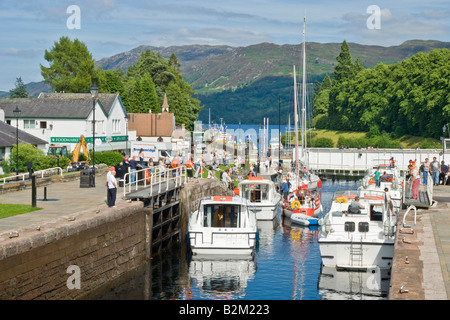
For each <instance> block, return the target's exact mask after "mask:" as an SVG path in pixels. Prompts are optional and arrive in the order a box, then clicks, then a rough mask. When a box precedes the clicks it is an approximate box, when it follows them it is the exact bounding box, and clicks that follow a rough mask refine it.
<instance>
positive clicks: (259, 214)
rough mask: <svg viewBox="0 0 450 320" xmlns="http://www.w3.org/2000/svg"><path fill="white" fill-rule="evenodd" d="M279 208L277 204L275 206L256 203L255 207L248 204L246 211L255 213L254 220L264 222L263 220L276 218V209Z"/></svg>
mask: <svg viewBox="0 0 450 320" xmlns="http://www.w3.org/2000/svg"><path fill="white" fill-rule="evenodd" d="M280 206H281V204H280V203H279V202H278V203H276V204H273V203H270V204H264V203H258V204H255V205H253V204H250V205H249V206H248V209H249V210H250V211H252V212H254V213H255V215H256V220H259V221H264V220H273V219H274V218H275V217H276V216H277V214H278V209H279V208H280Z"/></svg>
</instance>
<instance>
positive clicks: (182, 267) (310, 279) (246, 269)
mask: <svg viewBox="0 0 450 320" xmlns="http://www.w3.org/2000/svg"><path fill="white" fill-rule="evenodd" d="M356 188H357V182H355V181H343V180H340V181H338V180H336V181H331V180H328V181H324V183H323V187H322V205H323V207H324V212H327V211H328V210H329V207H330V205H331V199H332V196H333V193H334V192H335V191H338V190H354V189H356ZM258 229H259V244H258V247H257V249H256V253H255V256H254V258H253V259H240V260H193V259H191V257H190V256H189V254H187V253H186V251H185V250H184V249H183V247H182V246H178V245H177V246H175V247H173V248H172V249H170V250H166V251H165V252H163V253H162V254H161V256H159V257H155V258H153V259H152V260H151V261H150V262H149V264H148V265H146V266H144V267H143V268H142V269H141V270H138V271H136V272H135V273H134V274H133V275H131V276H130V277H129V279H128V280H126V281H122V282H121V283H117V284H115V285H114V286H113V287H110V288H108V289H107V290H106V291H105V292H102V293H101V294H99V295H98V296H96V297H93V299H144V300H169V299H176V300H191V299H193V300H212V299H214V300H222V299H223V300H328V299H339V300H365V299H385V298H386V296H387V292H388V290H389V275H386V274H384V275H381V274H380V273H379V271H378V270H369V271H368V272H361V273H359V272H336V271H335V270H334V269H329V268H322V267H321V258H320V250H319V244H318V230H317V228H314V227H310V228H309V227H301V226H296V225H295V224H291V223H290V221H284V219H283V217H282V215H281V212H280V213H279V215H278V217H277V218H276V219H274V221H273V222H272V221H270V222H267V221H258Z"/></svg>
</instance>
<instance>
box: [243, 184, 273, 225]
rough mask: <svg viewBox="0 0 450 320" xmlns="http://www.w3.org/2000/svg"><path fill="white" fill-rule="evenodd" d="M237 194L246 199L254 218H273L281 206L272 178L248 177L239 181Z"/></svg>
mask: <svg viewBox="0 0 450 320" xmlns="http://www.w3.org/2000/svg"><path fill="white" fill-rule="evenodd" d="M238 188H239V195H240V196H241V197H243V198H244V199H247V200H248V208H249V210H250V211H253V212H254V213H255V214H256V220H273V219H274V218H275V217H276V216H277V213H278V209H279V208H280V206H281V195H280V194H279V193H278V192H277V190H276V187H275V183H274V182H273V181H272V180H268V179H263V178H262V177H249V178H248V179H246V180H244V181H242V182H240V183H239V186H238Z"/></svg>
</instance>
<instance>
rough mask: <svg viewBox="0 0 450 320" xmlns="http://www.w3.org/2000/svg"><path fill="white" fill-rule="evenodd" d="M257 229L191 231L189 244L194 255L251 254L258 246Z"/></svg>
mask: <svg viewBox="0 0 450 320" xmlns="http://www.w3.org/2000/svg"><path fill="white" fill-rule="evenodd" d="M256 238H257V231H256V230H248V231H246V230H242V229H240V230H233V228H229V229H227V228H223V229H222V230H220V229H219V230H202V231H195V230H190V231H189V244H190V248H191V251H192V254H193V255H222V256H223V255H228V256H229V255H237V256H242V255H251V254H252V253H253V251H254V249H255V246H256Z"/></svg>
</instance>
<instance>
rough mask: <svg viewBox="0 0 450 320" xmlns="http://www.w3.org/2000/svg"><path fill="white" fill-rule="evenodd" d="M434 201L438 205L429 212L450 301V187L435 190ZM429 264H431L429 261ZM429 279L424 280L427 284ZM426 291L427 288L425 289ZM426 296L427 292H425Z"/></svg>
mask: <svg viewBox="0 0 450 320" xmlns="http://www.w3.org/2000/svg"><path fill="white" fill-rule="evenodd" d="M434 200H435V201H437V205H436V207H434V208H430V210H429V214H428V216H429V220H430V225H431V229H432V231H433V234H434V241H435V245H436V250H437V255H438V256H439V266H440V269H441V271H442V278H443V279H442V280H443V282H444V288H445V291H446V294H447V300H449V299H450V280H449V274H450V186H438V187H435V189H434ZM428 263H431V262H430V261H428ZM426 281H427V279H426V278H425V279H424V282H426ZM425 289H426V288H425ZM425 294H426V291H425Z"/></svg>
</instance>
